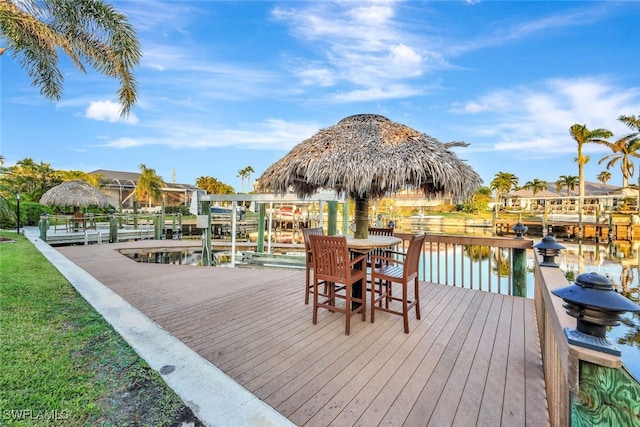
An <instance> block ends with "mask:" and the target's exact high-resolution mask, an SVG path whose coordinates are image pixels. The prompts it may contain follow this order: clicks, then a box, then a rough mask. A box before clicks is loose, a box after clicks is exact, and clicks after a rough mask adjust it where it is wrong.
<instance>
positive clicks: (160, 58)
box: [0, 0, 640, 191]
mask: <svg viewBox="0 0 640 427" xmlns="http://www.w3.org/2000/svg"><path fill="white" fill-rule="evenodd" d="M110 3H111V4H113V5H114V6H115V7H116V8H118V9H119V10H121V11H122V12H124V13H126V14H127V15H128V16H129V18H130V20H131V23H132V24H133V25H134V26H135V27H136V29H137V31H138V36H139V38H140V41H141V45H142V50H143V55H144V56H143V58H142V61H141V64H140V66H139V68H138V69H137V70H136V77H137V79H138V83H139V102H138V104H137V105H136V106H135V107H134V109H133V110H132V114H131V115H130V116H129V117H128V118H127V119H126V120H123V119H121V118H120V117H119V115H118V109H119V106H118V105H117V103H116V101H117V95H116V90H117V82H116V81H115V80H111V79H107V78H105V77H102V76H101V75H99V74H96V73H94V72H89V74H82V73H81V72H79V71H78V70H76V69H75V68H74V67H73V66H72V65H70V64H69V63H68V62H67V61H64V62H63V65H62V66H63V70H64V73H65V83H64V95H63V99H62V100H61V101H60V102H57V103H54V102H50V101H48V100H46V99H45V98H44V97H43V96H41V95H40V93H39V89H38V88H35V87H33V86H32V85H31V81H30V80H29V79H28V77H27V75H26V73H25V72H24V71H23V70H22V69H21V68H20V67H19V65H18V63H17V62H16V61H15V59H13V58H12V56H11V55H10V54H8V53H5V54H4V55H3V56H1V57H0V61H1V62H0V63H1V70H0V72H1V77H0V78H1V109H2V110H1V116H0V117H1V123H0V126H1V128H0V135H1V143H0V144H1V145H0V154H2V155H3V156H4V157H5V165H11V164H14V163H15V162H16V161H18V160H20V159H23V158H25V157H31V158H33V159H34V160H36V161H44V162H46V163H50V164H51V166H52V167H53V168H56V169H79V170H84V171H87V172H90V171H93V170H96V169H110V170H120V171H129V172H137V171H138V170H139V169H138V166H139V165H140V164H141V163H144V164H145V165H146V166H147V167H150V168H154V169H155V170H156V172H157V173H158V174H159V175H161V176H162V177H163V179H164V180H165V181H167V182H171V181H172V177H173V174H174V172H175V181H176V182H179V183H191V184H193V183H194V182H195V180H196V178H197V177H199V176H207V175H208V176H213V177H215V178H217V179H219V180H221V181H223V182H225V183H227V184H230V185H232V186H234V187H235V188H236V190H237V191H241V180H240V178H238V177H237V175H238V171H239V170H240V169H242V168H244V167H246V166H252V167H253V169H254V170H255V174H254V175H253V176H252V180H253V178H257V177H258V176H259V175H260V174H261V173H262V172H263V171H264V170H265V169H266V168H267V167H268V166H269V165H270V164H272V163H273V162H275V161H276V160H278V159H279V158H281V157H282V156H283V155H285V154H286V152H287V151H288V150H289V149H290V148H291V147H293V146H294V145H295V144H297V143H299V142H301V141H303V140H304V139H306V138H308V137H310V136H312V135H313V134H314V133H315V132H317V131H318V130H319V129H321V128H325V127H328V126H332V125H334V124H336V123H337V122H338V121H340V120H341V119H342V118H344V117H346V116H349V115H352V114H361V113H375V114H381V115H384V116H386V117H388V118H389V119H391V120H393V121H396V122H400V123H403V124H406V125H408V126H411V127H413V128H415V129H417V130H419V131H421V132H424V133H427V134H429V135H431V136H433V137H435V138H437V139H439V140H440V141H442V142H449V141H454V140H455V141H460V140H462V141H465V142H468V143H469V144H470V146H469V147H467V148H459V149H455V151H456V153H457V154H458V156H459V157H460V158H463V159H466V160H467V161H468V162H469V164H470V165H471V166H472V167H473V168H474V169H475V170H476V171H477V172H478V173H479V174H480V175H481V176H482V178H483V179H484V181H485V185H488V184H489V182H490V181H491V180H492V179H493V177H494V175H495V174H496V173H497V172H501V171H503V172H510V173H514V174H515V175H517V176H518V177H519V178H520V184H521V185H522V184H524V183H525V182H526V181H530V180H532V179H534V178H539V179H543V180H548V181H555V180H556V179H557V178H558V177H559V176H560V175H577V174H578V170H577V165H576V163H575V162H574V158H575V157H576V146H575V142H574V141H573V140H572V139H571V137H570V135H569V128H570V127H571V125H573V124H574V123H580V124H586V125H587V127H588V128H590V129H593V128H607V129H610V130H611V131H613V132H614V134H615V137H621V136H623V135H625V134H627V133H629V132H630V130H629V129H628V128H627V127H625V126H624V125H622V124H621V123H619V122H618V121H617V118H618V116H619V115H621V114H624V115H631V114H635V115H640V48H639V47H638V46H639V45H640V43H639V41H640V30H638V22H639V18H640V2H612V1H607V2H595V1H589V2H578V1H557V2H556V1H553V2H538V1H535V2H522V1H518V2H516V1H513V2H497V1H466V2H465V1H435V2H431V1H426V2H421V1H404V2H403V1H400V2H395V1H374V2H352V1H342V2H328V1H314V2H303V1H284V2H271V1H251V2H249V1H231V2H222V1H206V0H201V1H149V0H144V1H112V2H110ZM585 153H586V154H587V155H589V156H590V157H591V161H590V162H589V163H588V164H587V166H586V168H585V173H586V179H587V180H589V181H595V180H596V179H595V177H596V175H597V174H598V173H599V172H601V171H602V170H604V169H605V168H604V165H598V160H599V159H600V158H601V157H603V156H604V155H606V154H608V153H610V151H609V150H608V149H607V148H606V147H601V146H589V147H587V148H586V149H585ZM373 166H374V167H375V165H373ZM611 172H612V175H613V179H612V180H611V181H610V184H615V185H619V184H621V181H622V179H621V174H620V171H619V169H618V167H617V166H616V168H615V169H612V170H611ZM636 177H637V175H636ZM245 190H248V186H247V185H246V184H245Z"/></svg>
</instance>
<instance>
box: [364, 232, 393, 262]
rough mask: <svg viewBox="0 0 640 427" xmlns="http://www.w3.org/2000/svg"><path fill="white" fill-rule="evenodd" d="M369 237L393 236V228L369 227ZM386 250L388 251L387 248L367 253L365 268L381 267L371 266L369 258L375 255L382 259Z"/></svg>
mask: <svg viewBox="0 0 640 427" xmlns="http://www.w3.org/2000/svg"><path fill="white" fill-rule="evenodd" d="M369 235H370V236H393V227H390V228H376V227H369ZM388 250H389V249H388V248H382V249H374V250H373V251H371V252H369V258H368V259H367V267H369V268H374V267H375V268H379V267H382V266H381V265H375V266H374V265H372V263H371V256H373V255H377V256H378V257H384V256H385V253H386V252H387V251H388Z"/></svg>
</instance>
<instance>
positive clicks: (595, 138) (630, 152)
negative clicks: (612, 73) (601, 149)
mask: <svg viewBox="0 0 640 427" xmlns="http://www.w3.org/2000/svg"><path fill="white" fill-rule="evenodd" d="M618 120H619V121H620V122H622V123H624V124H625V125H626V126H627V127H629V128H630V129H631V132H630V133H628V134H626V135H624V136H622V137H621V138H618V139H617V140H615V141H613V142H611V141H609V139H610V138H612V137H613V132H611V131H610V130H608V129H604V128H599V129H593V130H590V129H589V128H587V126H586V125H581V124H577V123H576V124H574V125H573V126H571V128H570V129H569V134H570V136H571V137H572V139H573V140H574V141H575V142H576V145H577V156H576V157H575V158H574V161H575V162H576V163H577V164H578V176H574V175H560V177H559V178H558V179H557V180H556V181H555V183H554V184H555V187H556V191H558V192H559V193H560V192H562V190H563V189H566V191H567V195H569V194H570V192H572V191H574V190H575V188H576V187H578V196H579V198H580V204H582V198H583V197H584V193H585V192H584V183H585V178H584V166H585V165H586V164H587V163H588V162H589V160H590V158H589V156H586V155H584V153H583V147H584V145H585V144H599V145H604V146H607V147H609V149H611V151H612V152H611V154H607V155H606V156H604V157H602V158H601V159H600V160H599V161H598V164H602V163H606V165H605V166H606V170H604V171H602V172H600V173H599V174H598V176H597V179H598V181H600V182H602V183H603V184H606V183H607V182H608V181H609V180H610V179H611V172H609V169H611V168H612V167H614V166H616V165H617V164H619V165H620V172H621V173H622V186H623V187H627V186H628V185H629V178H631V177H633V175H634V172H635V165H634V162H633V161H632V158H633V157H635V158H640V116H638V117H636V116H635V115H629V116H625V115H621V116H619V117H618ZM521 188H525V189H528V190H531V191H532V192H533V194H534V195H535V194H537V193H539V192H540V191H544V190H547V189H548V185H547V181H544V180H541V179H539V178H535V179H533V180H531V181H528V182H526V183H525V184H524V185H523V186H522V187H520V186H519V178H518V177H517V176H516V175H514V174H512V173H509V172H498V173H496V175H495V177H494V179H493V180H492V181H491V183H490V184H489V190H491V191H495V200H496V201H498V200H501V199H502V198H503V197H504V196H505V195H506V194H507V193H509V192H510V191H512V190H519V189H521Z"/></svg>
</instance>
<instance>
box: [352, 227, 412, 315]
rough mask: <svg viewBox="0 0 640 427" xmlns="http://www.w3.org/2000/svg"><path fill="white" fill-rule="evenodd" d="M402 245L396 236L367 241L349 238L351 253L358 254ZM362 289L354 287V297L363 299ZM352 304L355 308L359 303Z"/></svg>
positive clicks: (370, 238) (372, 238) (379, 237)
mask: <svg viewBox="0 0 640 427" xmlns="http://www.w3.org/2000/svg"><path fill="white" fill-rule="evenodd" d="M400 243H402V239H400V238H399V237H395V236H369V237H367V238H366V239H356V238H354V237H353V236H347V247H348V248H349V250H350V251H351V252H354V253H358V254H365V253H369V252H371V251H372V250H374V249H383V248H391V247H394V246H397V245H399V244H400ZM365 280H366V279H365ZM361 289H362V288H361V286H357V285H354V286H353V288H352V295H353V297H354V298H362V295H361V293H360V291H361ZM352 304H353V305H354V307H355V306H356V305H357V304H358V303H352Z"/></svg>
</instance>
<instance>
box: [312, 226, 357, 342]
mask: <svg viewBox="0 0 640 427" xmlns="http://www.w3.org/2000/svg"><path fill="white" fill-rule="evenodd" d="M309 240H310V242H311V251H312V253H313V324H314V325H315V324H316V323H317V321H318V308H326V309H327V310H329V311H332V312H338V313H344V314H345V317H346V325H345V334H346V335H349V332H350V329H351V328H350V327H351V316H353V315H354V314H356V313H362V320H363V321H364V320H366V311H367V308H366V305H367V304H366V298H367V297H366V275H367V270H366V259H367V256H366V254H362V255H355V256H353V257H352V256H351V254H350V253H349V248H348V247H347V238H346V237H345V236H321V235H310V236H309ZM352 258H353V259H352ZM321 284H325V285H326V286H327V291H326V292H325V293H322V294H321V293H320V291H319V286H320V285H321ZM338 284H341V285H344V287H342V288H338ZM354 286H360V287H361V295H362V297H361V298H354V297H353V287H354ZM339 291H340V292H339ZM342 291H344V294H343V293H342ZM320 297H323V298H326V299H324V300H323V301H320ZM337 298H341V299H344V300H345V304H344V306H342V305H340V306H338V305H337V304H336V299H337ZM352 302H353V303H356V304H352Z"/></svg>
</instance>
